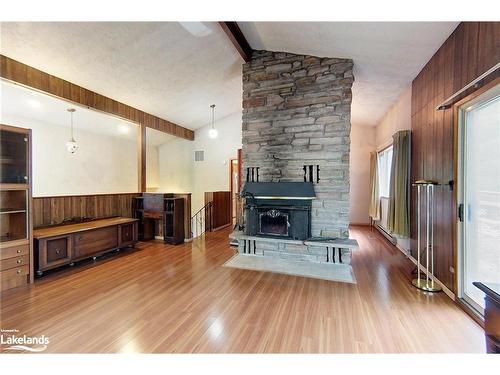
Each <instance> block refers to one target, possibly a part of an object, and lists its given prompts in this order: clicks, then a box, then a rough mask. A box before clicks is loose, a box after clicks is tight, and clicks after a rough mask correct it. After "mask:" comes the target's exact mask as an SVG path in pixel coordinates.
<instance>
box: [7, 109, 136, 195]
mask: <svg viewBox="0 0 500 375" xmlns="http://www.w3.org/2000/svg"><path fill="white" fill-rule="evenodd" d="M2 122H3V123H5V124H9V125H14V126H18V127H23V128H30V129H32V139H33V146H32V147H33V157H32V159H33V196H35V197H41V196H51V195H78V194H100V193H118V192H119V193H127V192H136V191H137V186H138V182H137V141H135V140H130V139H126V138H123V137H118V136H117V137H113V136H110V135H107V134H96V133H93V132H90V131H84V130H78V131H77V132H76V131H75V138H76V140H77V142H78V147H79V148H78V150H77V152H76V153H74V154H69V153H68V152H67V151H66V148H65V143H66V142H67V141H68V138H69V134H70V133H69V128H67V127H62V126H58V125H52V124H50V123H45V122H41V121H38V120H33V119H29V118H23V117H21V116H18V115H12V114H2Z"/></svg>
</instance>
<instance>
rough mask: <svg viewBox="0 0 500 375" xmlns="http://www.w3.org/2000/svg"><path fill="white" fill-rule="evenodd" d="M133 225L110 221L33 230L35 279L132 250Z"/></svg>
mask: <svg viewBox="0 0 500 375" xmlns="http://www.w3.org/2000/svg"><path fill="white" fill-rule="evenodd" d="M137 221H138V220H137V219H131V218H128V217H113V218H109V219H98V220H93V221H89V222H85V223H78V224H67V225H57V226H52V227H48V228H42V229H35V230H34V231H33V239H34V245H35V266H36V271H37V275H39V276H40V275H42V274H43V271H46V270H49V269H52V268H56V267H60V266H63V265H66V264H71V265H72V264H73V263H74V262H76V261H79V260H82V259H85V258H91V257H92V258H94V259H95V257H97V256H98V255H101V254H104V253H106V252H108V251H112V250H116V249H120V248H123V247H127V246H134V244H135V243H136V242H137Z"/></svg>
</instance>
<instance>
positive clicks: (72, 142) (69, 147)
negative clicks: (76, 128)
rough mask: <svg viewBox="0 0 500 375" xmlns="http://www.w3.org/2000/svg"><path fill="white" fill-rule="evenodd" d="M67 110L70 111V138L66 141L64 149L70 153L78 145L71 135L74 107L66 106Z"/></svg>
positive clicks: (73, 151)
mask: <svg viewBox="0 0 500 375" xmlns="http://www.w3.org/2000/svg"><path fill="white" fill-rule="evenodd" d="M67 111H68V112H69V113H70V116H71V139H70V140H69V141H68V142H66V150H67V151H68V152H69V153H70V154H74V153H75V152H76V150H77V149H78V145H77V144H76V141H75V137H74V136H73V113H75V111H76V109H74V108H68V109H67Z"/></svg>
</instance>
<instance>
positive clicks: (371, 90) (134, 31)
mask: <svg viewBox="0 0 500 375" xmlns="http://www.w3.org/2000/svg"><path fill="white" fill-rule="evenodd" d="M239 25H240V27H241V29H242V31H243V33H244V34H245V36H246V38H247V39H248V41H249V43H250V45H251V47H252V48H254V49H268V50H275V51H286V52H292V53H299V54H311V55H316V56H325V57H344V58H352V59H353V60H354V75H355V83H354V86H353V107H352V123H353V124H359V125H370V126H374V125H376V124H377V123H378V122H379V121H380V119H381V118H382V116H383V115H384V114H385V113H386V112H387V110H388V109H389V108H390V107H391V105H392V104H393V103H394V102H395V100H396V99H397V97H398V96H399V95H400V94H401V92H402V91H403V90H404V89H405V88H406V87H408V85H409V84H410V83H411V81H412V79H413V78H414V77H415V76H416V75H417V73H418V72H419V71H420V69H421V68H422V67H423V66H424V65H425V63H426V62H427V61H428V60H429V59H430V57H431V56H432V55H433V53H434V52H435V51H436V50H437V49H438V48H439V46H440V45H441V44H442V43H443V42H444V40H445V39H446V38H447V37H448V36H449V35H450V34H451V32H452V31H453V29H454V28H455V27H456V26H457V23H456V22H431V23H429V22H427V23H418V22H410V23H408V22H400V23H387V22H382V23H373V22H372V23H366V22H321V23H319V22H239ZM195 26H196V25H195ZM202 26H203V25H202ZM204 26H206V27H207V28H208V30H207V29H206V28H204V29H203V30H201V31H202V32H200V33H199V34H198V35H199V36H195V35H193V34H191V33H190V32H188V31H187V30H186V28H184V27H182V26H181V25H180V24H179V23H177V22H153V23H151V22H125V23H122V22H98V23H95V22H67V23H60V22H46V23H43V22H37V23H2V24H1V29H0V53H2V54H4V55H6V56H8V57H10V58H13V59H15V60H18V61H21V62H23V63H25V64H28V65H31V66H33V67H35V68H38V69H40V70H43V71H45V72H47V73H50V74H53V75H56V76H58V77H61V78H63V79H66V80H68V81H71V82H74V83H76V84H78V85H80V86H83V87H86V88H88V89H90V90H92V91H96V92H98V93H100V94H103V95H106V96H109V97H111V98H113V99H116V100H118V101H121V102H123V103H126V104H128V105H131V106H133V107H136V108H139V109H141V110H144V111H146V112H149V113H151V114H154V115H157V116H159V117H162V118H165V119H167V120H169V121H172V122H175V123H177V124H179V125H181V126H184V127H187V128H190V129H198V128H200V127H202V126H204V125H207V124H208V123H209V122H210V107H209V106H210V104H212V103H215V104H216V105H217V107H216V118H219V119H220V118H222V117H226V116H229V115H231V114H234V113H237V112H240V113H241V99H242V98H241V96H242V92H241V91H242V86H241V64H242V63H243V61H242V59H241V58H240V56H239V55H238V53H237V52H236V50H235V49H234V47H233V46H232V44H231V42H230V41H229V39H228V38H227V36H226V35H225V34H224V32H223V31H222V29H221V28H220V27H219V25H218V24H217V23H215V22H204ZM188 28H189V27H188ZM195 34H196V32H195ZM240 125H241V124H235V126H240Z"/></svg>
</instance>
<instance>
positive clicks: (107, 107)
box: [0, 55, 194, 141]
mask: <svg viewBox="0 0 500 375" xmlns="http://www.w3.org/2000/svg"><path fill="white" fill-rule="evenodd" d="M0 76H1V77H2V78H5V79H7V80H10V81H13V82H16V83H19V84H22V85H25V86H29V87H31V88H34V89H36V90H40V91H43V92H46V93H48V94H50V95H54V96H57V97H60V98H63V99H66V100H69V101H72V102H74V103H78V104H81V105H83V106H86V107H90V108H93V109H97V110H98V111H102V112H106V113H109V114H112V115H114V116H118V117H121V118H124V119H127V120H130V121H133V122H135V123H138V124H143V125H145V126H146V127H148V128H152V129H156V130H159V131H162V132H165V133H168V134H172V135H175V136H176V137H180V138H185V139H188V140H190V141H192V140H193V139H194V132H193V131H192V130H190V129H186V128H184V127H182V126H180V125H177V124H174V123H173V122H170V121H167V120H164V119H162V118H159V117H156V116H153V115H151V114H149V113H146V112H143V111H141V110H139V109H136V108H133V107H130V106H128V105H126V104H123V103H120V102H118V101H116V100H113V99H111V98H108V97H106V96H104V95H100V94H98V93H96V92H93V91H90V90H87V89H85V88H83V87H81V86H78V85H75V84H74V83H71V82H68V81H65V80H63V79H61V78H58V77H55V76H52V75H50V74H47V73H45V72H42V71H41V70H38V69H35V68H33V67H31V66H28V65H26V64H23V63H21V62H19V61H16V60H13V59H11V58H9V57H7V56H4V55H0Z"/></svg>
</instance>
